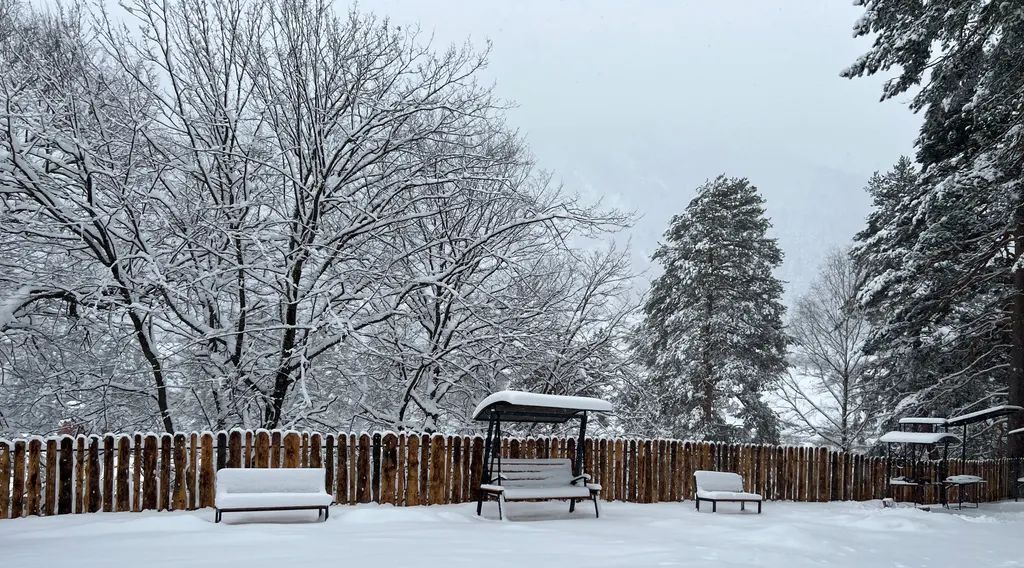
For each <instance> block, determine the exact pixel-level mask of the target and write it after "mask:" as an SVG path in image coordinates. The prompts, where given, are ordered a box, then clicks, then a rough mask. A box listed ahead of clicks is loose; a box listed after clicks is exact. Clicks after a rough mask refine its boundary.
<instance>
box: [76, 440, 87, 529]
mask: <svg viewBox="0 0 1024 568" xmlns="http://www.w3.org/2000/svg"><path fill="white" fill-rule="evenodd" d="M75 456H76V459H75V512H76V513H84V512H86V510H85V491H86V489H85V488H86V484H85V470H86V464H87V461H86V459H85V436H78V438H76V439H75Z"/></svg>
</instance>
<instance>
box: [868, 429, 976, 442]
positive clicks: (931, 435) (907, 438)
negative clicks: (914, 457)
mask: <svg viewBox="0 0 1024 568" xmlns="http://www.w3.org/2000/svg"><path fill="white" fill-rule="evenodd" d="M878 441H879V442H886V443H890V444H938V443H940V442H947V441H948V442H959V441H960V436H957V435H956V434H950V433H948V432H886V433H885V434H883V435H882V437H881V438H879V439H878Z"/></svg>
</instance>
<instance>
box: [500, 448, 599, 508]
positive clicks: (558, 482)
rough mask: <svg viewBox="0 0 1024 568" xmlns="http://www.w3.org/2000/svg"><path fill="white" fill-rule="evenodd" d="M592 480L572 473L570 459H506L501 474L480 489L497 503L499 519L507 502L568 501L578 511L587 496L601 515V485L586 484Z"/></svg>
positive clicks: (583, 475)
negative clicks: (504, 503)
mask: <svg viewBox="0 0 1024 568" xmlns="http://www.w3.org/2000/svg"><path fill="white" fill-rule="evenodd" d="M589 480H590V476H589V475H587V474H585V473H584V474H582V475H573V474H572V461H571V460H569V459H503V460H501V473H500V474H499V475H496V476H495V477H494V478H492V479H491V480H490V483H484V484H482V485H480V491H481V492H482V493H483V494H484V496H486V497H487V498H493V499H495V500H496V501H497V502H498V518H499V519H500V518H502V512H501V504H502V502H504V501H549V500H562V501H565V500H568V501H569V511H570V512H571V511H575V510H576V502H577V501H582V500H584V499H590V500H591V501H593V502H594V514H595V515H596V516H598V517H600V516H601V511H600V510H599V509H598V505H597V497H598V495H599V494H600V493H601V486H600V485H599V484H597V483H587V481H589Z"/></svg>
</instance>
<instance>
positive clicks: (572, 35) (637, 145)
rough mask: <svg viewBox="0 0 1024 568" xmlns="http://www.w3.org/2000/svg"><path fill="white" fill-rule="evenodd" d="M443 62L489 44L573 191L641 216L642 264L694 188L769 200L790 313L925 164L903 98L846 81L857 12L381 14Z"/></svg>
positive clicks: (478, 5)
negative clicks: (830, 260)
mask: <svg viewBox="0 0 1024 568" xmlns="http://www.w3.org/2000/svg"><path fill="white" fill-rule="evenodd" d="M360 9H361V10H369V11H373V12H374V13H376V14H377V15H379V16H387V17H389V18H390V19H391V20H392V21H393V22H395V23H400V24H403V25H411V24H417V23H418V24H419V25H420V26H421V28H422V29H423V30H424V32H425V33H428V34H429V33H432V34H433V35H434V38H435V39H434V41H435V43H437V44H438V45H439V46H447V45H448V44H451V43H453V42H458V43H462V42H464V41H466V40H467V39H469V40H470V41H471V42H472V43H473V44H475V45H479V46H483V45H484V44H485V42H486V41H487V40H490V41H491V42H492V43H493V49H492V54H491V58H490V65H489V67H488V69H487V70H486V76H487V77H488V78H489V79H491V80H493V81H494V82H495V86H496V90H497V94H498V95H499V96H500V97H502V98H505V99H510V100H512V101H514V102H515V103H516V105H517V107H516V108H515V109H513V110H512V111H511V112H510V113H509V121H510V122H511V124H512V126H514V127H516V128H518V129H519V130H520V131H521V132H522V133H523V134H524V135H525V137H526V139H527V141H528V142H529V144H530V147H531V149H532V151H533V153H534V154H535V156H536V158H537V161H538V163H539V164H540V165H541V167H543V168H545V169H548V170H552V171H553V172H555V174H556V178H557V179H560V180H561V181H562V182H563V183H564V184H565V185H566V186H567V187H568V188H570V189H573V190H576V191H578V192H580V193H582V194H586V195H588V196H592V197H593V196H601V197H604V199H605V202H606V203H610V204H614V205H616V206H619V207H623V208H626V209H631V210H636V211H637V213H639V215H641V218H640V220H639V222H638V223H637V225H636V227H635V228H634V229H633V230H632V231H631V232H630V234H629V237H630V238H631V240H632V248H633V253H634V257H635V259H636V265H637V267H638V268H639V269H649V270H648V274H647V277H650V276H651V275H652V274H656V272H655V271H654V269H650V262H649V260H648V259H649V257H650V255H651V253H652V252H653V251H654V249H655V247H656V246H657V244H658V241H659V239H660V237H661V234H662V233H663V232H664V230H665V228H666V227H667V224H668V221H669V219H670V218H671V216H672V215H673V214H675V213H678V212H680V211H682V210H683V209H684V208H685V207H686V204H687V203H688V202H689V200H690V199H692V198H693V195H694V189H695V188H696V187H697V186H698V185H700V184H701V183H703V182H704V180H706V179H708V178H713V177H714V176H716V175H718V174H720V173H727V174H729V175H732V176H744V177H747V178H750V180H751V181H752V182H753V183H754V184H755V185H757V187H758V188H760V190H761V192H762V194H763V195H764V197H765V199H766V200H767V202H768V213H769V215H770V216H771V218H772V222H773V224H774V231H773V232H774V235H775V236H776V237H778V239H779V241H780V242H781V245H782V248H783V249H784V250H785V253H786V260H785V263H784V265H783V267H782V269H781V270H780V272H779V276H780V277H781V278H783V279H784V280H786V281H787V282H788V284H787V298H790V299H791V298H792V297H793V296H794V294H799V293H801V292H802V291H803V290H804V289H805V288H806V286H807V284H808V282H809V281H810V279H812V278H813V276H814V273H815V270H816V267H817V265H818V263H819V262H820V260H821V259H822V257H823V255H824V254H825V253H826V252H827V251H828V250H829V249H830V248H832V247H837V246H843V245H845V244H846V243H848V242H849V241H850V238H851V237H852V236H853V234H854V233H855V232H856V231H858V230H859V229H860V228H861V226H862V225H863V221H864V216H865V215H866V213H867V211H868V206H869V204H870V200H869V199H868V197H867V196H866V195H865V193H864V191H863V186H864V183H865V182H866V180H867V179H868V177H869V176H870V175H871V173H872V172H874V171H876V170H885V169H887V168H889V167H890V166H891V165H892V163H894V162H895V161H896V159H897V158H898V157H899V156H900V155H901V154H910V153H912V152H913V141H914V137H915V135H916V131H917V127H918V125H919V119H918V117H916V116H915V115H913V114H912V113H911V112H910V110H909V109H908V108H907V100H908V99H907V97H904V98H902V99H900V100H896V101H889V102H886V103H879V102H878V98H879V94H880V92H881V91H880V84H881V79H880V78H870V79H859V80H854V81H851V80H847V79H842V78H840V77H839V72H840V71H841V70H842V69H843V68H844V67H845V66H846V65H848V64H849V63H850V62H851V61H853V59H854V58H855V57H856V56H857V55H859V54H860V53H862V52H863V51H865V50H866V49H867V47H868V46H869V42H868V41H865V40H863V39H857V40H854V39H853V38H852V34H851V29H852V26H853V23H854V21H855V20H856V19H857V18H858V17H859V16H860V14H861V12H862V10H861V9H860V8H857V7H854V6H852V5H851V3H850V2H849V1H848V0H842V1H833V0H829V1H823V0H803V1H794V0H785V1H783V0H777V1H773V2H766V1H763V0H761V1H756V0H751V1H746V2H741V1H721V2H717V1H716V2H712V1H707V0H700V1H697V0H693V1H682V2H654V1H649V2H623V1H605V2H597V1H593V0H587V1H563V2H553V1H550V0H534V1H525V0H517V1H515V2H508V1H504V2H489V1H487V2H485V1H468V0H467V1H443V2H442V1H432V2H423V1H420V0H383V1H381V0H375V1H373V2H362V3H360Z"/></svg>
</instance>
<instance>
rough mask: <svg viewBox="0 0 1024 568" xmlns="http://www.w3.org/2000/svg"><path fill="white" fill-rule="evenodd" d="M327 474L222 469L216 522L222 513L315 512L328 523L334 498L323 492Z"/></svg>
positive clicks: (315, 470)
mask: <svg viewBox="0 0 1024 568" xmlns="http://www.w3.org/2000/svg"><path fill="white" fill-rule="evenodd" d="M325 474H326V472H325V470H324V469H323V468H283V469H265V468H251V469H236V468H225V469H221V470H219V471H217V497H216V501H215V505H214V507H215V517H214V522H217V523H219V522H220V520H221V517H222V516H223V513H237V512H244V511H296V510H313V509H316V510H317V511H318V513H322V515H323V520H325V521H326V520H327V517H328V516H329V515H330V510H329V509H328V507H330V505H331V503H332V502H333V501H334V498H333V497H331V495H330V494H329V493H327V491H326V490H325V489H324V476H325ZM318 518H319V515H318Z"/></svg>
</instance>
